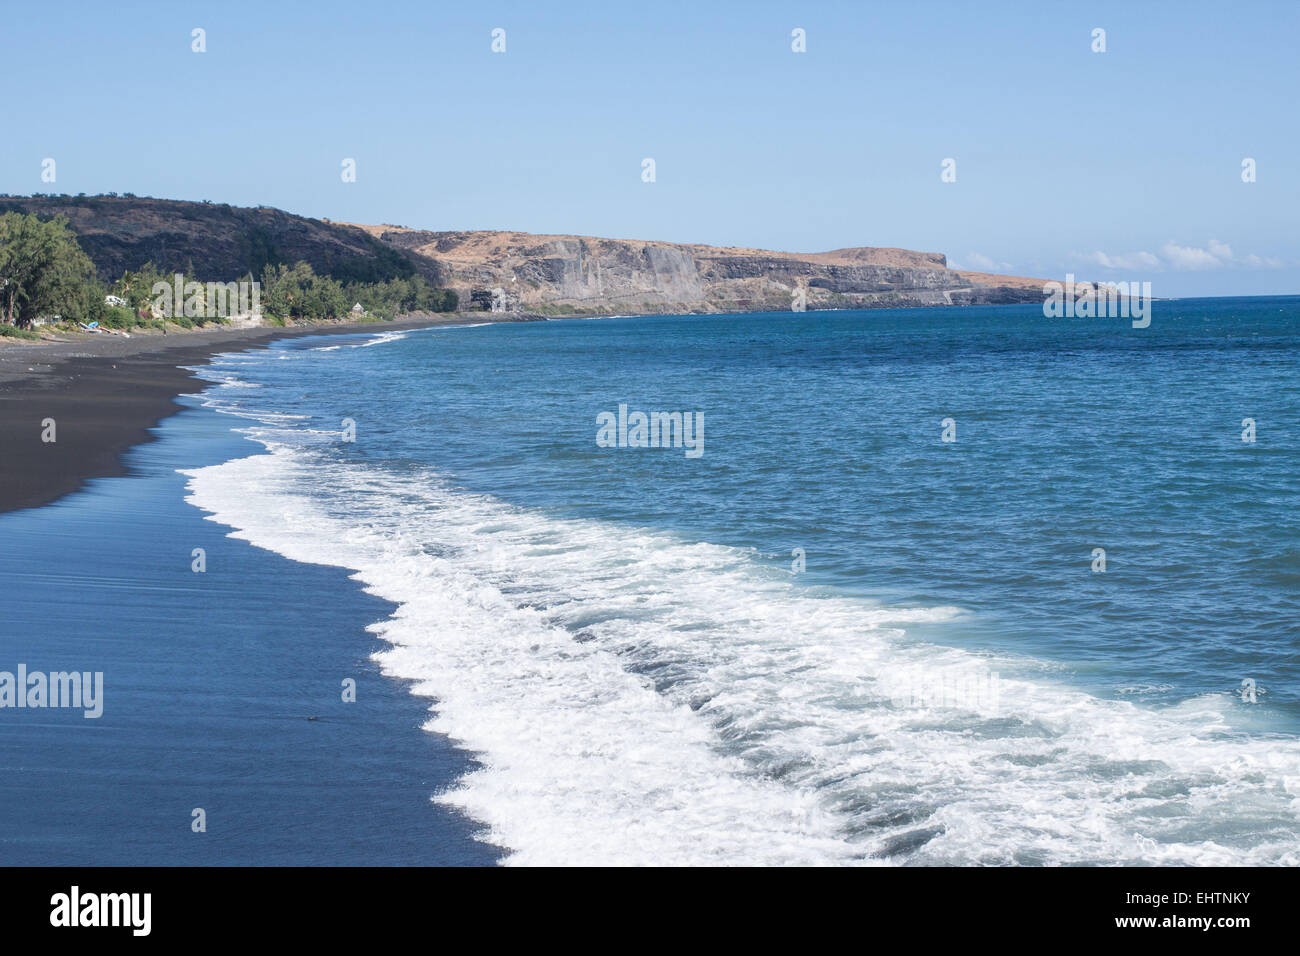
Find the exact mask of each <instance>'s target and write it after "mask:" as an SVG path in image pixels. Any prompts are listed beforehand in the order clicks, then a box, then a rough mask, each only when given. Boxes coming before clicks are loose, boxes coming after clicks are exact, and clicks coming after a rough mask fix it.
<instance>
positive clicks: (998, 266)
mask: <svg viewBox="0 0 1300 956" xmlns="http://www.w3.org/2000/svg"><path fill="white" fill-rule="evenodd" d="M963 263H964V264H963V265H961V266H954V267H953V268H962V269H971V270H973V271H975V272H1007V271H1009V270H1010V269H1011V263H1009V262H999V261H998V260H996V259H994V258H992V257H991V256H986V255H984V253H982V252H968V253H967V254H966V258H965V259H964V260H963Z"/></svg>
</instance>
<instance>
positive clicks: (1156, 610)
mask: <svg viewBox="0 0 1300 956" xmlns="http://www.w3.org/2000/svg"><path fill="white" fill-rule="evenodd" d="M201 375H202V376H203V377H204V378H206V379H208V380H210V381H211V383H212V384H211V385H210V386H209V387H208V388H207V389H206V390H205V391H204V392H203V393H202V394H201V395H199V396H197V397H196V398H193V399H189V400H187V401H188V403H189V404H190V405H191V406H192V407H191V408H190V409H189V410H187V411H184V412H182V413H181V414H179V415H178V416H176V417H175V418H172V419H169V420H168V421H167V422H165V423H164V425H163V426H162V427H161V429H160V438H161V439H162V440H161V441H159V442H157V443H154V444H152V445H149V446H144V448H142V449H137V450H136V451H135V452H134V453H133V455H134V456H135V458H136V461H135V464H136V466H137V471H139V472H140V474H139V475H138V476H136V477H131V478H125V479H109V480H105V481H100V482H95V483H93V484H92V485H91V487H90V489H88V490H87V491H86V492H82V493H80V494H78V495H74V496H72V497H70V498H68V499H65V500H64V501H63V502H61V503H59V504H57V505H55V506H52V507H51V508H43V509H38V510H35V511H31V512H19V513H16V514H13V515H7V516H2V517H0V533H2V534H5V535H6V536H8V535H26V536H27V538H26V539H24V543H25V546H26V550H25V551H24V552H23V558H22V560H21V561H20V562H18V563H17V564H16V565H15V570H16V572H18V573H22V574H25V575H27V577H26V578H25V579H24V580H25V581H27V582H28V583H29V584H30V587H29V588H28V589H27V590H26V591H24V593H23V595H22V596H21V597H18V598H15V597H14V596H13V595H9V596H8V597H6V599H5V601H6V602H7V606H5V607H4V611H5V613H6V616H7V617H8V618H9V619H10V620H11V621H12V620H14V617H13V614H14V607H13V605H14V602H15V601H17V604H18V609H17V612H18V614H19V618H18V619H19V620H27V621H28V622H29V624H30V626H29V627H28V628H26V629H20V632H21V633H23V634H25V635H26V637H25V638H24V639H23V640H19V641H17V646H15V643H14V640H13V639H12V638H11V639H10V640H9V641H6V642H5V644H6V646H4V647H3V650H4V651H5V653H6V657H5V658H4V660H5V661H8V660H10V659H14V660H17V659H25V660H27V663H28V665H29V666H33V667H34V666H36V662H37V661H39V660H42V659H43V657H42V650H43V649H44V650H47V651H48V650H49V647H50V643H49V640H48V638H49V637H50V635H49V633H48V632H47V629H48V628H54V629H55V631H56V632H57V633H58V634H60V635H62V637H63V639H64V640H65V642H71V644H70V645H68V646H65V645H64V644H58V643H56V645H55V650H56V651H57V654H56V656H58V657H59V658H60V660H59V661H58V662H56V663H63V659H64V658H68V663H69V666H72V665H73V664H75V663H76V662H75V661H73V660H72V658H74V657H75V658H77V659H78V660H81V659H87V660H88V661H89V663H87V664H86V665H85V666H86V667H89V666H90V664H92V663H96V662H97V661H99V660H101V659H103V660H107V661H108V662H109V663H107V664H105V665H104V666H103V667H96V668H95V669H100V670H104V671H105V680H106V686H107V700H106V708H105V716H104V717H103V718H100V721H99V722H98V724H97V729H96V730H85V729H84V728H83V727H81V726H80V724H77V722H80V723H81V724H84V723H92V722H91V721H84V720H82V718H81V716H80V714H77V715H76V720H75V721H74V720H73V718H72V717H71V716H69V717H68V718H67V719H66V720H64V719H63V718H62V717H60V721H61V723H57V725H52V726H51V727H49V728H48V729H46V730H45V731H44V734H45V736H44V737H42V738H37V739H39V740H40V741H41V742H42V743H41V746H40V747H39V748H38V747H36V746H35V745H34V744H33V743H32V740H33V738H32V736H31V735H30V734H29V735H26V736H20V735H17V734H15V733H14V732H13V731H12V724H11V725H10V726H9V727H8V728H6V727H5V726H4V725H2V724H0V731H4V730H9V732H8V733H4V734H3V735H0V769H2V770H3V771H4V773H5V779H7V780H9V781H10V782H9V783H8V784H6V789H5V790H4V792H3V793H2V794H0V806H3V807H5V808H7V809H6V812H7V813H8V812H11V811H12V810H13V809H14V807H15V806H17V805H21V807H22V809H21V810H20V814H21V815H23V816H24V818H31V819H30V820H29V823H30V824H31V825H30V827H29V830H30V831H32V832H34V833H35V834H36V835H35V836H34V837H31V838H30V839H28V840H27V841H26V842H24V843H22V844H19V845H18V846H19V849H18V850H17V851H15V849H14V848H15V844H14V842H13V841H12V840H4V841H0V853H4V854H6V855H8V854H11V853H14V852H18V854H19V860H18V861H23V859H24V857H23V854H24V853H25V854H27V856H28V857H30V856H32V855H35V854H37V853H40V852H45V851H46V850H47V849H48V847H47V846H46V844H47V843H48V842H49V841H51V840H54V839H55V835H56V834H64V835H65V836H66V838H67V839H69V840H75V841H76V842H77V847H76V848H73V847H67V848H64V849H63V850H62V851H61V852H62V857H61V858H60V859H61V860H66V861H78V857H77V853H83V854H84V853H87V852H90V851H89V850H87V846H89V845H90V844H91V843H94V841H96V840H97V839H99V838H100V837H102V836H103V834H104V832H105V831H104V828H105V827H109V826H110V824H108V823H105V822H104V821H103V820H102V819H100V816H99V815H98V814H97V812H96V809H95V808H96V807H99V808H100V809H101V810H102V811H104V812H108V813H117V814H118V815H119V816H121V815H125V816H126V817H127V818H128V819H127V820H120V821H119V822H118V824H117V827H118V829H119V830H121V831H122V832H123V833H130V834H131V840H132V841H133V842H132V843H131V845H130V846H127V847H123V848H121V849H120V850H119V851H115V852H114V853H103V852H101V854H100V855H101V856H102V857H109V858H112V859H114V860H118V859H122V860H128V861H132V862H177V861H183V862H191V861H194V853H195V852H197V851H195V850H194V849H192V847H194V846H195V845H196V841H197V840H199V839H201V837H200V836H199V835H194V834H191V833H190V832H189V823H188V814H189V812H190V809H189V808H190V807H197V806H201V805H202V804H201V803H200V802H199V801H200V800H201V799H203V798H204V788H203V784H204V782H205V781H206V782H207V783H208V784H209V785H210V787H212V788H215V789H216V790H218V791H219V792H221V793H222V800H223V801H224V802H223V803H222V804H221V806H223V807H224V808H225V813H226V814H229V815H233V816H234V817H235V818H236V819H237V820H238V821H239V832H240V834H241V837H240V841H243V842H239V841H236V843H235V845H234V846H233V847H232V848H231V849H230V851H229V854H228V856H227V855H226V854H225V851H224V850H221V851H218V850H217V849H215V848H213V847H212V846H211V844H214V843H216V844H218V846H221V843H220V839H225V837H220V834H218V837H219V838H213V839H212V840H209V843H208V845H207V847H206V848H205V849H204V850H203V851H202V852H203V853H204V854H206V859H205V861H206V862H223V861H227V859H228V861H230V862H245V861H248V860H256V859H257V858H258V854H259V852H260V851H259V849H258V847H259V846H261V845H263V844H265V845H270V846H273V847H277V848H278V850H277V851H276V852H275V853H273V854H271V856H272V857H273V858H267V859H264V860H263V862H370V861H374V862H397V861H399V860H398V858H400V861H412V860H414V861H417V862H428V863H436V862H453V863H467V864H470V863H491V862H504V863H511V864H522V865H528V864H587V863H594V864H867V865H886V866H888V865H981V864H1025V865H1040V864H1041V865H1060V864H1083V865H1094V864H1095V865H1104V864H1117V863H1118V864H1198V865H1208V864H1270V865H1297V864H1300V692H1298V691H1297V678H1298V677H1300V516H1298V511H1297V499H1298V497H1300V297H1281V298H1263V297H1260V298H1245V299H1201V300H1170V301H1160V302H1156V303H1155V305H1154V310H1153V315H1152V321H1151V325H1150V327H1149V328H1145V329H1135V328H1133V327H1132V326H1131V323H1130V321H1129V320H1128V319H1095V318H1077V319H1075V318H1072V319H1046V318H1044V317H1043V315H1042V310H1041V308H1039V307H1037V306H1025V307H1005V306H998V307H976V308H954V309H920V310H881V311H866V312H857V311H845V312H812V313H801V314H754V315H708V316H706V315H693V316H655V317H635V318H632V317H629V318H611V319H601V320H559V321H551V322H536V323H501V324H488V323H485V324H481V325H473V326H465V327H439V328H433V329H426V330H417V331H411V332H398V333H393V332H389V333H385V332H382V331H377V332H376V333H374V334H366V335H357V336H330V337H313V338H302V339H292V340H284V341H281V342H277V343H275V344H273V345H272V346H271V347H270V348H267V349H262V350H256V351H249V352H242V353H234V354H229V355H224V356H221V357H219V358H218V360H217V361H215V362H214V363H213V364H212V365H210V366H205V367H204V368H202V370H201ZM637 413H643V414H644V415H645V418H646V421H647V422H649V421H650V420H653V421H654V424H655V428H654V430H653V432H651V431H649V430H648V429H647V430H646V432H644V433H643V432H641V431H639V430H638V427H637V426H638V423H639V422H640V421H641V419H640V418H639V416H638V414H637ZM641 437H645V438H646V439H647V440H646V441H644V442H643V441H640V440H639V439H640V438H641ZM674 439H675V440H674ZM642 444H649V445H652V446H654V447H636V446H638V445H642ZM150 483H152V484H150ZM60 521H62V524H59V522H60ZM11 540H12V539H11ZM96 547H101V548H102V550H104V555H103V556H100V557H97V554H98V552H97V551H96ZM195 547H204V548H206V549H207V550H206V552H205V553H206V561H207V569H206V571H204V572H202V573H196V572H194V571H193V570H192V569H191V560H190V555H191V551H192V548H195ZM123 549H125V550H126V552H127V555H126V558H123V555H122V554H121V553H120V552H121V551H122V550H123ZM5 553H6V554H12V552H11V550H10V549H5ZM142 555H143V557H141V556H142ZM135 558H139V560H141V561H144V562H145V565H144V567H132V566H131V565H130V559H135ZM13 560H15V561H17V559H13ZM8 570H10V569H8V568H7V569H6V571H8ZM51 575H52V577H51ZM24 614H25V615H27V618H23V617H22V615H24ZM51 621H52V622H54V623H51ZM10 633H12V632H10ZM74 650H75V651H77V653H75V654H74V653H72V652H73V651H74ZM78 654H80V655H81V656H80V657H78ZM15 655H19V656H17V657H16V656H15ZM22 655H25V657H22ZM44 656H45V657H46V658H48V657H49V656H50V655H49V654H48V653H47V654H45V655H44ZM110 665H111V666H110ZM0 666H5V665H3V664H0ZM52 666H53V665H51V667H52ZM114 667H116V668H121V671H119V672H118V673H121V674H122V675H123V676H121V677H116V678H115V677H114V676H113V675H114V670H113V668H114ZM350 675H355V676H356V677H357V679H358V682H359V685H360V687H359V690H360V692H359V694H358V697H357V701H356V702H355V703H351V702H344V701H341V700H340V699H339V697H340V695H339V685H340V681H341V680H342V679H343V678H346V677H348V676H350ZM160 709H161V710H160ZM317 715H318V716H319V717H320V719H319V720H313V721H308V720H306V717H307V716H317ZM281 718H282V720H281ZM115 720H116V721H119V722H118V723H113V721H115ZM277 720H280V723H279V724H277V723H276V721H277ZM74 724H77V726H75V727H74V726H73V725H74ZM268 728H270V729H269V730H268ZM78 730H80V731H82V732H81V733H80V734H77V733H76V731H78ZM142 734H152V736H150V737H148V738H147V746H145V745H144V743H142V740H143V738H141V736H140V735H142ZM114 735H116V736H117V737H119V738H121V740H119V741H118V742H117V743H114V742H113V740H112V738H113V737H114ZM96 736H98V737H100V738H110V739H109V740H108V741H107V742H106V743H105V742H104V741H103V740H101V741H100V742H98V743H96V742H93V741H92V742H90V743H86V742H82V741H83V740H84V739H86V738H94V737H96ZM73 737H76V738H77V741H78V742H77V743H76V744H75V745H74V744H73V743H71V742H70V741H71V740H72V738H73ZM104 747H108V748H109V750H108V751H107V753H109V754H110V755H112V754H115V753H117V752H116V751H113V750H112V748H113V747H117V748H119V750H121V751H122V753H120V754H117V756H119V757H122V759H128V760H129V761H131V762H132V763H131V765H130V766H128V767H113V766H102V765H101V764H102V762H103V761H104V759H105V751H104V750H103V749H102V748H104ZM123 748H124V749H123ZM303 748H308V749H307V750H306V751H304V750H303ZM83 752H84V753H83ZM123 754H125V756H123ZM68 756H79V757H84V758H85V759H86V760H89V761H91V766H90V767H89V768H88V769H85V768H79V767H78V765H77V764H76V763H75V761H72V760H70V759H69V760H65V759H64V758H65V757H68ZM22 760H28V761H33V762H35V763H36V764H37V765H38V770H39V773H40V774H41V776H38V777H36V778H31V779H34V780H40V781H41V782H42V783H43V785H44V787H43V789H42V793H48V792H49V789H50V788H53V790H54V791H55V792H56V795H55V796H54V797H53V798H52V799H53V801H54V805H55V808H57V809H58V811H59V813H60V814H62V815H56V813H55V810H54V809H51V808H49V807H46V806H42V807H32V806H28V805H27V803H26V801H30V800H31V799H32V798H33V796H34V793H35V789H34V788H33V790H32V792H30V793H28V792H25V791H23V790H22V789H21V787H22V785H18V784H14V783H13V777H12V774H13V773H14V767H15V766H17V765H19V764H21V761H22ZM97 760H98V761H100V763H96V761H97ZM42 761H43V762H42ZM47 764H48V766H47ZM55 764H58V766H55ZM322 774H324V777H323V778H322V777H321V775H322ZM367 774H369V776H367ZM19 779H20V780H21V779H23V775H22V774H21V773H20V774H19ZM83 785H84V786H85V787H92V788H94V790H95V792H93V793H92V792H82V788H83ZM177 786H181V787H183V788H184V793H182V794H181V795H179V796H176V795H175V794H174V793H169V792H168V791H170V790H173V789H174V788H175V787H177ZM15 787H18V788H19V789H15ZM74 791H75V792H76V796H75V797H74V796H69V795H68V794H69V793H70V792H74ZM141 793H144V794H149V795H151V796H150V797H149V798H148V799H145V800H141V799H140V794H141ZM322 793H324V794H328V797H325V796H322ZM208 799H212V800H214V801H215V798H214V797H213V798H208ZM97 801H98V802H97ZM168 801H170V802H168ZM164 811H165V812H164ZM317 813H319V814H320V815H319V816H316V815H315V814H317ZM133 814H134V816H132V815H133ZM149 814H152V816H150V817H149V819H148V820H145V819H143V818H144V817H145V816H148V815H149ZM174 814H179V817H178V818H176V817H174V816H173V815H174ZM56 816H57V818H56ZM162 816H166V818H167V819H168V820H169V821H170V820H173V819H178V820H179V822H178V824H177V825H178V826H179V827H180V829H179V830H178V831H177V832H176V833H173V834H170V835H169V836H168V837H166V838H165V839H164V838H162V837H159V836H158V835H157V833H156V831H157V829H158V827H157V826H156V820H154V818H155V817H158V818H161V817H162ZM136 818H140V819H136ZM210 819H213V820H218V821H219V820H221V819H223V814H221V813H218V814H210ZM131 821H133V822H132V823H131V825H130V826H127V822H131ZM295 827H298V828H301V829H302V832H301V833H300V834H298V835H297V836H287V835H286V834H285V830H286V828H288V829H289V830H291V831H293V832H294V833H297V830H295V829H294V828H295ZM213 830H215V827H213V826H211V825H210V828H209V831H210V832H209V833H208V834H205V835H203V837H211V836H213V832H212V831H213ZM380 833H382V834H383V836H379V835H378V834H380ZM43 841H44V842H43ZM88 841H89V842H88ZM332 841H333V842H332ZM375 841H379V845H376V843H375ZM344 845H346V846H347V847H349V848H350V849H349V850H348V851H347V852H344V850H343V846H344ZM331 846H332V847H333V848H332V849H331ZM349 855H351V857H352V858H351V859H349V858H348V857H349ZM358 855H360V858H358ZM97 858H98V857H97Z"/></svg>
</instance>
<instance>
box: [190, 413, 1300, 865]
mask: <svg viewBox="0 0 1300 956" xmlns="http://www.w3.org/2000/svg"><path fill="white" fill-rule="evenodd" d="M283 424H284V423H282V422H277V423H276V425H277V426H283ZM261 437H262V438H263V440H264V441H265V442H266V443H267V445H268V447H269V448H270V453H269V454H265V455H256V456H253V457H249V458H244V459H238V460H235V461H230V462H226V463H225V464H222V465H217V466H213V467H210V468H203V469H199V470H196V471H193V472H188V473H187V474H188V475H189V476H190V482H189V489H190V497H189V499H188V500H190V501H191V502H192V503H194V504H195V505H197V506H198V507H200V508H203V509H205V510H207V511H209V512H211V515H212V518H213V520H216V521H219V522H221V523H223V524H226V525H229V526H231V527H233V528H235V529H236V531H235V532H234V534H235V536H237V537H240V538H243V539H246V540H248V541H250V542H252V543H253V544H255V545H257V546H259V547H262V548H266V549H269V550H273V551H276V552H278V553H280V554H283V555H285V556H287V557H289V558H292V559H295V560H299V561H308V562H315V563H323V564H331V565H338V566H341V567H345V568H350V569H353V570H354V571H355V572H356V577H357V579H358V580H360V581H361V582H363V583H364V585H365V587H366V589H367V590H368V591H370V592H372V593H374V594H377V595H380V596H382V597H384V598H387V599H388V600H391V601H393V602H395V603H396V604H397V605H398V607H397V610H396V611H395V612H394V614H393V616H392V617H391V618H389V619H387V620H385V621H382V622H379V623H377V624H375V625H374V626H373V630H374V631H375V632H376V633H377V634H379V635H380V636H381V637H382V638H383V639H384V640H385V641H387V642H388V643H389V645H390V648H389V649H388V650H386V651H384V652H382V653H381V654H379V655H378V657H377V659H378V660H379V662H380V664H381V666H382V668H383V669H384V671H385V672H386V673H388V674H391V675H393V676H398V677H403V678H408V679H411V680H413V681H415V684H414V686H413V692H414V693H416V694H419V695H422V696H426V697H428V698H430V700H431V705H430V708H431V713H432V715H433V716H432V717H431V719H430V721H429V723H428V725H427V726H428V729H429V730H431V731H436V732H439V733H444V734H446V735H448V736H449V737H450V738H452V739H453V740H454V741H456V742H457V743H459V744H460V745H462V746H464V747H465V748H467V749H468V750H471V751H473V752H475V753H477V754H479V755H481V760H482V763H483V767H482V769H480V770H477V771H475V772H473V773H471V774H469V775H468V776H467V777H466V778H464V779H463V780H462V781H461V782H460V783H459V785H458V786H457V787H456V788H454V789H453V790H451V791H450V792H447V793H442V794H439V795H438V796H437V798H436V799H438V800H439V801H441V802H443V803H446V804H449V805H453V806H457V807H460V808H462V809H463V810H464V811H465V812H466V813H467V814H468V815H469V816H470V817H472V818H473V819H476V820H478V821H481V822H482V823H483V824H484V825H485V826H486V828H487V838H488V839H490V840H492V841H493V842H495V843H498V844H500V845H501V846H504V847H506V848H508V849H509V850H511V851H512V853H511V854H510V856H509V861H510V862H513V863H521V864H534V863H536V864H579V863H664V864H667V863H736V864H770V863H844V862H864V863H873V862H874V863H880V862H885V863H888V862H907V863H941V864H948V863H1009V862H1019V863H1116V862H1118V863H1131V864H1136V863H1191V864H1260V863H1272V864H1288V865H1296V864H1297V863H1300V848H1298V847H1300V842H1298V838H1297V833H1298V830H1300V827H1298V820H1300V744H1298V743H1297V742H1296V741H1295V740H1294V739H1293V738H1282V737H1279V736H1275V735H1273V736H1270V735H1265V734H1259V733H1253V734H1252V733H1246V732H1242V731H1240V730H1238V729H1236V728H1235V727H1234V726H1233V723H1234V721H1233V714H1234V713H1235V712H1237V711H1239V710H1240V706H1241V705H1240V704H1239V702H1237V701H1236V700H1235V699H1234V698H1233V697H1232V696H1231V695H1228V694H1223V695H1217V696H1206V697H1198V698H1195V699H1194V700H1191V701H1188V702H1186V703H1184V704H1182V705H1180V706H1179V707H1177V708H1174V709H1172V710H1168V711H1155V710H1151V709H1143V708H1141V707H1139V706H1137V705H1135V704H1133V703H1130V702H1128V701H1109V700H1103V699H1099V698H1096V697H1092V696H1090V695H1088V694H1086V693H1083V692H1081V691H1079V690H1076V689H1072V688H1070V687H1068V686H1066V685H1064V684H1063V683H1061V682H1060V681H1058V680H1056V679H1055V678H1054V677H1053V671H1052V670H1051V668H1049V667H1048V666H1047V665H1046V664H1044V663H1042V662H1038V661H1034V660H1027V659H1013V658H1008V657H1001V658H994V657H989V656H981V655H977V654H973V653H969V652H967V651H963V650H956V649H951V648H944V647H940V646H935V645H930V644H923V643H919V642H916V641H913V640H911V639H910V638H909V637H908V635H907V633H906V627H907V625H908V624H909V623H913V622H918V621H943V620H946V619H949V618H952V617H953V616H955V615H956V614H958V611H957V610H956V609H954V608H903V609H900V608H889V607H884V606H880V605H873V604H870V603H867V602H864V601H862V600H858V599H850V598H846V597H842V596H835V595H829V596H827V595H821V596H818V594H816V593H814V592H810V591H808V590H806V589H804V588H802V587H800V586H799V584H798V581H797V580H792V579H791V577H790V576H789V575H787V574H784V573H781V572H779V571H773V570H772V569H771V568H770V567H767V566H765V565H763V564H761V563H760V562H758V561H756V560H754V558H753V556H752V555H751V554H749V553H746V552H742V551H737V550H735V549H731V548H725V547H719V546H715V545H711V544H707V543H695V542H689V541H683V540H680V539H679V538H676V537H674V536H672V535H669V534H665V533H661V532H652V531H644V530H634V529H629V528H626V527H620V526H614V525H611V524H605V523H601V522H596V521H577V520H562V519H559V518H556V517H553V516H548V515H546V514H544V513H541V512H537V511H530V510H526V509H520V508H516V507H512V506H508V505H506V504H503V503H501V502H499V501H496V500H494V499H491V498H487V497H482V496H477V495H471V494H466V493H464V492H460V491H456V490H455V489H452V488H450V487H448V486H447V485H446V484H445V483H444V482H442V481H440V480H439V478H438V476H436V475H433V474H416V475H412V474H410V473H403V474H401V475H396V474H391V473H388V472H386V471H384V470H383V469H382V467H378V466H374V465H370V464H364V463H344V462H340V461H338V460H336V459H335V458H333V457H332V456H331V454H330V452H328V451H320V450H313V449H311V448H310V447H303V446H302V444H301V442H295V441H291V440H288V439H287V432H286V429H284V428H283V427H276V428H274V429H273V430H272V431H269V432H266V433H263V434H262V435H261ZM990 673H997V674H998V675H999V678H998V695H997V700H996V702H995V704H994V705H990V702H989V701H987V700H985V699H979V700H974V699H967V698H963V697H962V696H961V695H957V699H956V700H949V699H946V698H943V697H940V698H937V699H936V698H929V699H927V698H925V696H924V695H922V696H921V699H917V696H916V695H915V694H900V693H899V689H900V688H908V687H915V686H916V683H917V681H918V678H919V679H921V680H922V681H927V680H928V681H931V682H933V681H934V680H935V679H936V678H937V677H942V678H943V680H944V681H948V682H949V683H950V684H951V685H952V686H964V685H963V681H965V680H966V679H967V678H975V679H977V680H978V679H986V678H987V677H988V675H989V674H990Z"/></svg>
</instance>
